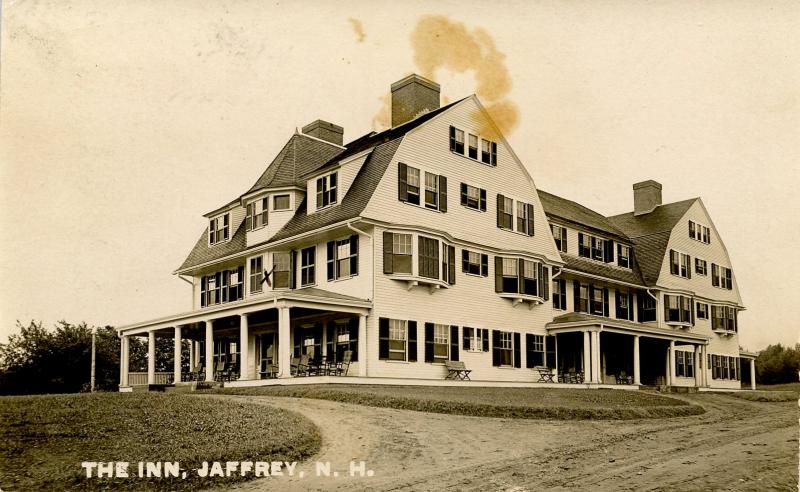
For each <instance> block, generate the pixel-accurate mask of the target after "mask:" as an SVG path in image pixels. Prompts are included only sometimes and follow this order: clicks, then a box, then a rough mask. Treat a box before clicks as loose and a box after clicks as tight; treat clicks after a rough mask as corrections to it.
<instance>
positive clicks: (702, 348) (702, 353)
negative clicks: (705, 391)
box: [700, 345, 708, 386]
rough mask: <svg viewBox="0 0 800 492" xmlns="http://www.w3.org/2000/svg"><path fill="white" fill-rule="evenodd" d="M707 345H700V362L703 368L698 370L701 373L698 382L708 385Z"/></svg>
mask: <svg viewBox="0 0 800 492" xmlns="http://www.w3.org/2000/svg"><path fill="white" fill-rule="evenodd" d="M707 350H708V347H707V346H706V345H701V346H700V364H702V365H703V370H702V371H700V372H701V373H702V380H701V382H700V384H702V385H703V386H708V356H707V355H706V354H707V353H708V352H707Z"/></svg>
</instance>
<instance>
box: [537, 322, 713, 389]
mask: <svg viewBox="0 0 800 492" xmlns="http://www.w3.org/2000/svg"><path fill="white" fill-rule="evenodd" d="M547 331H548V334H549V335H551V336H553V337H555V345H556V373H557V375H558V376H557V377H558V380H559V381H565V382H567V381H573V382H575V381H585V382H587V383H589V384H592V385H611V386H616V385H632V386H636V387H638V386H640V385H641V386H668V387H685V388H700V387H706V386H708V378H709V375H708V371H707V368H706V367H705V366H704V361H705V360H706V359H707V356H706V347H707V344H708V338H707V337H705V336H702V335H697V334H693V333H688V332H676V331H672V330H665V329H660V328H657V327H653V326H648V325H644V324H640V323H635V322H632V321H625V320H612V319H608V318H603V317H599V316H593V315H588V314H583V313H570V314H565V315H562V316H559V317H557V318H556V319H555V320H554V321H553V322H551V323H548V324H547Z"/></svg>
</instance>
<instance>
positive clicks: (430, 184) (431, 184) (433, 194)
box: [425, 172, 439, 209]
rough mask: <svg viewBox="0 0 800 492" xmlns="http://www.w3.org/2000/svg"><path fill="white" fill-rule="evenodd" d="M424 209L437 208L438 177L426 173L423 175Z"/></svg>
mask: <svg viewBox="0 0 800 492" xmlns="http://www.w3.org/2000/svg"><path fill="white" fill-rule="evenodd" d="M425 207H427V208H432V209H438V208H439V177H438V176H437V175H435V174H431V173H428V172H426V173H425Z"/></svg>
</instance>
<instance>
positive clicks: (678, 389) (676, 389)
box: [639, 384, 697, 393]
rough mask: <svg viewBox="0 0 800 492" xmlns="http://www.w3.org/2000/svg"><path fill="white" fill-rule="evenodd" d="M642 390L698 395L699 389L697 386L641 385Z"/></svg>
mask: <svg viewBox="0 0 800 492" xmlns="http://www.w3.org/2000/svg"><path fill="white" fill-rule="evenodd" d="M639 389H640V390H645V391H658V392H659V393H697V387H695V386H667V385H665V384H661V385H644V384H643V385H641V386H639Z"/></svg>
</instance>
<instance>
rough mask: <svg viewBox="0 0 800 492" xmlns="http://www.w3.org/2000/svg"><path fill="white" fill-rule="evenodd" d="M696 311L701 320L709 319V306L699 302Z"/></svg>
mask: <svg viewBox="0 0 800 492" xmlns="http://www.w3.org/2000/svg"><path fill="white" fill-rule="evenodd" d="M696 309H697V317H698V318H699V319H708V304H705V303H702V302H698V303H697V306H696Z"/></svg>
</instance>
